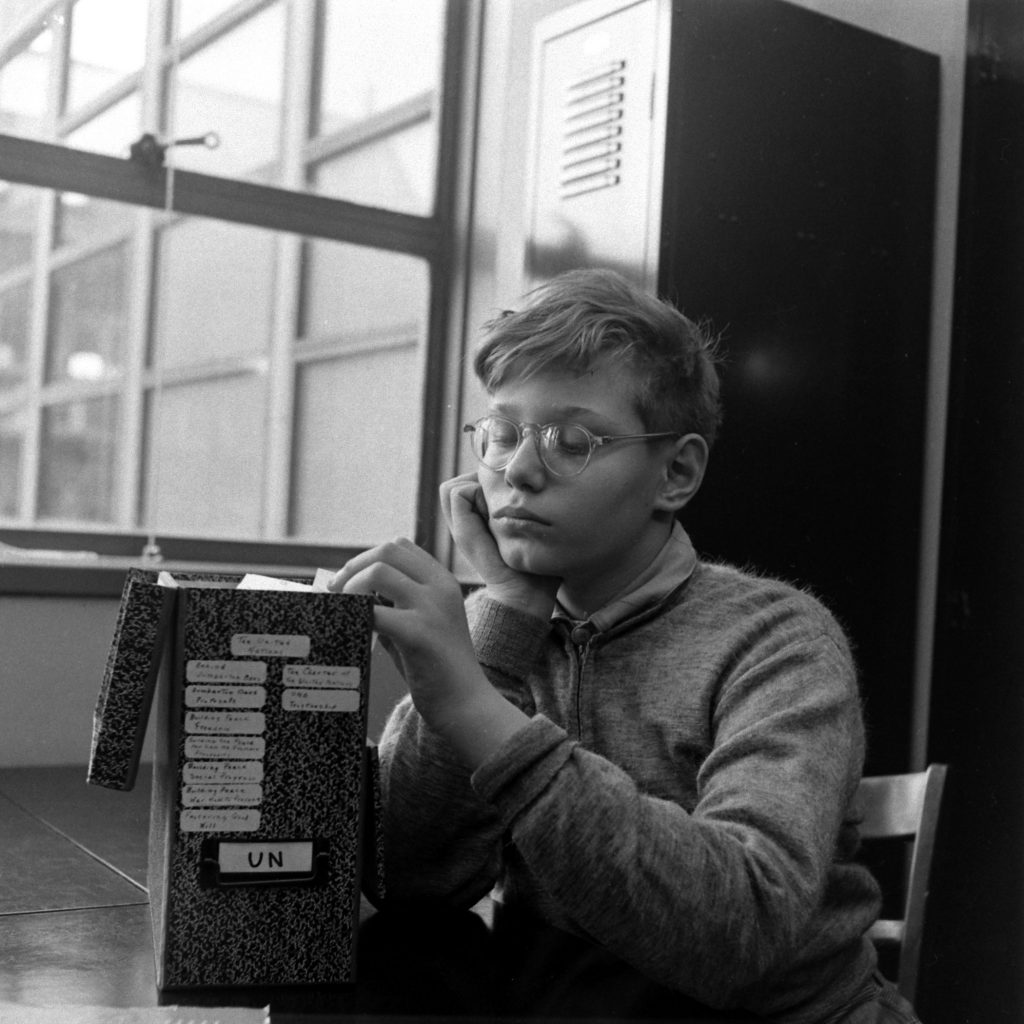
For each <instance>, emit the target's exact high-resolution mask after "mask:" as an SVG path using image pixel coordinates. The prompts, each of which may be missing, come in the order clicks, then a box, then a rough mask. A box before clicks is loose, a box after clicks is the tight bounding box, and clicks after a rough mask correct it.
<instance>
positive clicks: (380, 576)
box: [342, 562, 416, 605]
mask: <svg viewBox="0 0 1024 1024" xmlns="http://www.w3.org/2000/svg"><path fill="white" fill-rule="evenodd" d="M415 585H416V584H415V582H414V581H413V580H411V579H410V578H409V577H408V576H407V575H406V574H405V573H403V572H402V571H401V570H399V569H396V568H395V567H394V566H393V565H388V564H387V563H385V562H374V563H373V564H372V565H368V566H366V568H364V569H361V570H360V571H359V572H357V573H356V574H355V575H353V576H350V577H349V578H348V579H347V580H346V581H345V583H344V586H343V589H342V593H345V594H371V595H374V596H379V597H383V598H385V599H386V600H388V601H390V602H391V603H392V604H396V605H405V604H407V603H408V601H409V598H410V596H411V592H412V588H413V587H414V586H415Z"/></svg>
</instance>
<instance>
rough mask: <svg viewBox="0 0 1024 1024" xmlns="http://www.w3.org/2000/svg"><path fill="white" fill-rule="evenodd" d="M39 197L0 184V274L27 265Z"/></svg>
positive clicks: (38, 193) (25, 187) (30, 191)
mask: <svg viewBox="0 0 1024 1024" xmlns="http://www.w3.org/2000/svg"><path fill="white" fill-rule="evenodd" d="M42 194H43V193H42V192H41V191H40V190H39V189H36V188H31V187H30V186H28V185H11V184H9V183H8V182H6V181H0V274H2V273H4V272H5V271H7V270H12V269H14V268H15V267H19V266H22V265H23V264H26V263H30V262H31V260H32V246H33V244H34V241H35V237H36V222H37V219H38V217H39V198H40V196H41V195H42Z"/></svg>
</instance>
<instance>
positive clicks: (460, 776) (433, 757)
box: [379, 594, 550, 906]
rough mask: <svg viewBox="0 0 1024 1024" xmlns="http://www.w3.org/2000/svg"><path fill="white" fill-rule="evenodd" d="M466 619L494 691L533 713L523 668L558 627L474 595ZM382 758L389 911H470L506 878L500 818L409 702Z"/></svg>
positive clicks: (394, 717)
mask: <svg viewBox="0 0 1024 1024" xmlns="http://www.w3.org/2000/svg"><path fill="white" fill-rule="evenodd" d="M467 613H468V617H469V623H470V632H471V634H472V636H473V640H474V645H475V647H476V649H477V653H478V657H479V658H480V661H481V665H482V666H483V668H484V671H485V672H486V673H487V676H488V678H489V679H490V681H491V683H492V685H494V686H495V687H496V688H497V689H498V690H499V692H500V693H501V694H502V695H503V696H504V697H505V698H506V699H507V700H509V701H511V702H512V703H514V704H516V705H517V706H518V707H520V708H521V709H522V710H524V711H526V712H527V714H532V713H533V705H532V699H531V697H530V694H529V691H528V690H527V688H526V686H525V685H524V683H523V674H524V666H529V665H530V663H531V662H532V660H533V658H534V657H535V655H536V651H537V649H538V647H539V646H540V643H541V642H542V640H543V638H544V636H545V635H546V633H547V631H548V629H549V628H550V624H549V623H548V622H546V621H545V620H542V619H539V618H536V617H533V616H529V615H525V614H523V613H521V612H517V611H514V610H512V609H510V608H508V607H507V606H505V605H502V604H500V603H498V602H495V601H491V600H489V599H487V598H485V597H483V596H482V595H481V594H477V595H473V596H471V598H470V599H469V601H468V602H467ZM379 757H380V769H381V791H382V797H383V800H382V805H383V845H384V884H385V891H386V893H387V897H386V902H387V903H388V904H389V905H391V904H396V903H407V902H422V901H430V900H435V901H443V902H445V903H447V904H449V905H456V906H471V905H472V904H473V903H475V902H476V901H477V900H479V899H480V898H481V897H483V896H484V895H486V894H487V893H488V892H489V891H490V889H491V887H492V886H493V884H494V882H495V881H496V880H497V877H498V874H499V872H500V869H501V862H502V844H503V836H504V831H505V825H504V822H503V821H502V819H501V816H500V815H499V814H498V813H497V812H496V810H495V808H494V807H492V806H491V805H489V804H488V803H486V802H485V801H483V800H481V799H480V797H479V796H477V795H476V793H474V792H473V789H472V787H471V786H470V781H469V772H468V770H467V768H466V767H465V765H464V764H463V763H462V762H461V761H460V760H459V758H458V757H457V756H456V754H455V752H454V751H453V750H452V748H451V747H450V745H449V744H448V743H446V742H445V741H444V740H443V739H442V738H441V737H440V736H439V735H438V734H437V733H435V732H434V731H433V730H432V729H431V728H430V727H429V726H428V725H427V724H426V723H425V722H424V721H423V719H422V718H421V716H420V715H419V713H418V712H417V710H416V708H415V707H414V706H413V703H412V700H411V698H409V697H405V698H404V699H403V700H402V701H401V702H400V703H399V704H398V705H397V707H396V708H395V709H394V711H393V712H392V713H391V715H390V717H389V719H388V721H387V724H386V725H385V727H384V731H383V734H382V736H381V740H380V744H379Z"/></svg>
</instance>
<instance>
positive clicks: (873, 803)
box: [857, 764, 946, 1002]
mask: <svg viewBox="0 0 1024 1024" xmlns="http://www.w3.org/2000/svg"><path fill="white" fill-rule="evenodd" d="M945 782H946V766H945V765H941V764H933V765H929V766H928V768H927V769H926V770H925V771H922V772H913V773H909V774H905V775H878V776H869V777H868V778H865V779H862V780H861V783H860V786H859V787H858V789H857V807H858V809H859V811H860V813H861V814H862V815H863V819H862V822H861V825H860V833H861V837H862V838H863V839H864V840H867V841H871V840H874V839H900V838H909V839H911V840H912V851H911V855H910V860H909V871H908V873H907V879H906V885H905V888H904V892H903V919H902V921H885V922H882V921H879V922H876V925H875V927H874V928H872V930H871V931H870V932H869V933H868V934H869V935H870V936H871V937H872V939H874V940H875V941H876V943H877V944H879V945H882V944H885V943H892V942H893V941H896V942H897V943H898V945H899V948H900V956H899V976H898V978H897V987H898V988H899V990H900V992H901V993H902V994H903V995H904V996H905V997H906V998H907V999H909V1000H910V1001H911V1002H913V1001H914V1000H915V998H916V996H917V985H918V976H919V973H920V960H921V941H922V936H923V932H924V912H925V905H926V903H927V900H928V885H929V878H930V875H931V867H932V855H933V853H934V850H935V835H936V832H937V829H938V820H939V808H940V807H941V804H942V791H943V788H944V786H945Z"/></svg>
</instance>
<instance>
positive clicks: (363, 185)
mask: <svg viewBox="0 0 1024 1024" xmlns="http://www.w3.org/2000/svg"><path fill="white" fill-rule="evenodd" d="M436 152H437V126H436V124H435V123H434V121H433V120H427V121H423V122H421V123H420V124H417V125H413V126H412V127H411V128H405V129H403V130H402V131H401V132H397V133H395V134H394V135H385V136H383V137H382V138H379V139H376V140H375V141H374V142H371V143H369V144H368V145H365V146H360V147H359V148H358V149H352V150H350V151H349V152H347V153H343V154H342V155H341V156H338V157H336V158H335V159H333V160H329V161H326V162H325V163H322V164H320V166H319V167H318V168H317V172H316V191H317V193H319V194H320V195H329V196H333V197H334V198H336V199H347V200H348V201H349V202H352V203H363V204H364V205H366V206H378V207H383V208H385V209H389V210H397V211H398V212H400V213H413V214H421V215H424V214H429V213H430V212H431V210H433V207H434V179H435V176H436V168H437V160H436Z"/></svg>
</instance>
